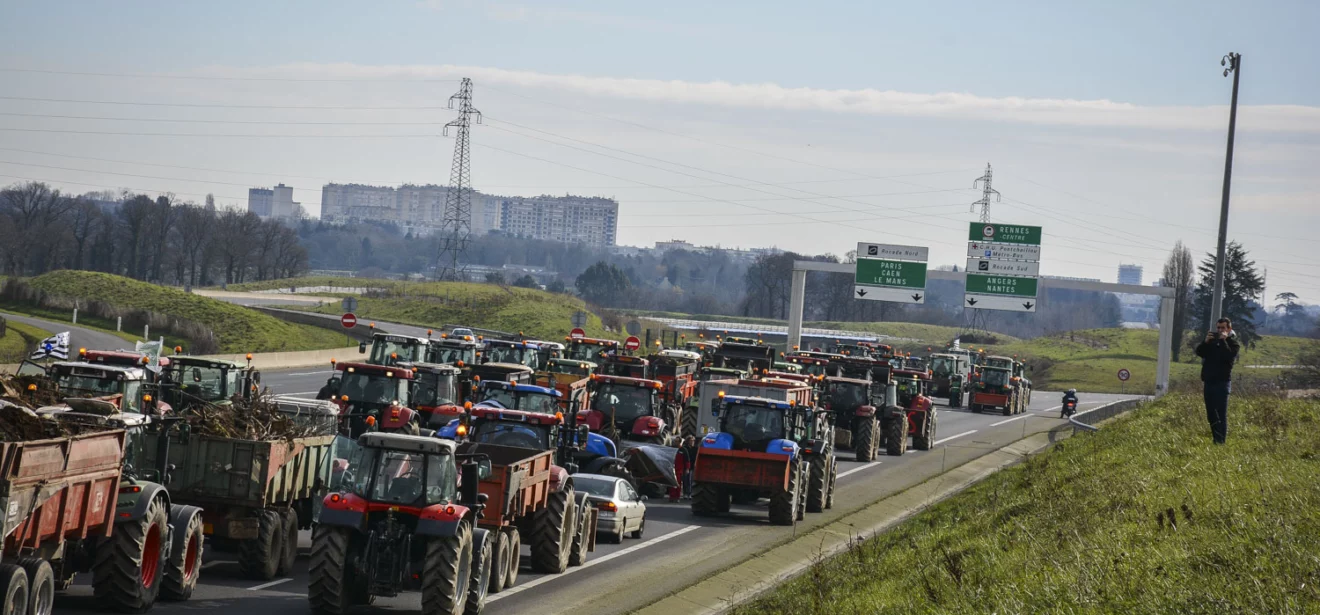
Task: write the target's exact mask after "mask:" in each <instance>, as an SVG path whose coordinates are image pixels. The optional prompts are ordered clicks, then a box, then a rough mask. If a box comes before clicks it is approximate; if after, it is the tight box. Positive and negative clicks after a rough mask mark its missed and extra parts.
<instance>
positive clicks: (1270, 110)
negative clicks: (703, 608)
mask: <svg viewBox="0 0 1320 615" xmlns="http://www.w3.org/2000/svg"><path fill="white" fill-rule="evenodd" d="M514 14H527V15H536V14H538V13H537V12H536V11H535V10H532V9H524V8H519V9H517V11H516V12H515V13H514ZM620 19H624V18H620ZM232 70H235V71H239V69H232ZM239 72H241V73H243V74H251V73H253V72H259V73H261V74H265V75H267V76H278V75H286V76H289V77H293V76H299V77H309V76H317V77H331V76H333V77H338V78H362V79H382V78H395V79H408V78H413V79H428V78H429V79H440V78H455V77H471V78H472V79H473V81H476V82H477V83H483V82H484V83H490V84H494V85H510V86H518V87H527V88H538V89H547V90H558V91H565V92H572V93H577V94H585V95H590V96H598V97H606V98H615V99H623V100H640V101H648V102H664V103H673V104H687V105H707V106H719V107H729V108H743V109H762V110H779V111H824V112H831V113H840V114H858V115H875V116H896V117H930V118H949V119H969V120H991V121H1001V122H1017V123H1026V124H1038V125H1066V126H1086V127H1129V128H1147V129H1160V130H1192V131H1216V132H1222V131H1223V130H1224V128H1225V125H1226V123H1227V117H1228V110H1227V107H1225V106H1223V105H1214V106H1148V105H1137V104H1133V103H1126V102H1120V101H1113V100H1107V99H1098V100H1077V99H1070V98H1026V97H1020V96H1007V97H989V96H978V95H976V94H971V93H966V92H937V93H919V92H898V91H894V90H878V89H874V88H865V89H852V90H848V89H818V88H808V87H792V86H785V85H780V84H776V83H730V82H727V81H705V82H696V81H681V80H659V79H633V78H626V77H593V76H585V75H572V74H549V73H538V72H533V71H520V70H507V69H502V68H493V67H481V66H454V65H447V64H446V65H408V66H402V65H380V66H373V65H361V64H309V63H304V64H289V65H282V66H276V67H268V68H264V69H241V71H239ZM1238 121H1239V123H1240V124H1241V128H1242V130H1244V131H1245V130H1255V131H1268V132H1306V133H1317V132H1320V107H1309V106H1302V105H1244V106H1241V107H1239V109H1238Z"/></svg>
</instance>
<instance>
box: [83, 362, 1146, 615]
mask: <svg viewBox="0 0 1320 615" xmlns="http://www.w3.org/2000/svg"><path fill="white" fill-rule="evenodd" d="M329 375H330V370H329V366H328V365H327V366H326V367H325V368H306V369H294V370H281V371H268V372H265V373H263V383H264V384H266V385H267V386H270V387H272V388H273V389H274V390H275V391H277V392H280V393H298V394H306V395H311V394H313V393H315V391H316V390H317V389H318V388H320V386H321V385H322V384H324V382H325V379H326V378H328V377H329ZM1059 397H1060V395H1059V394H1057V393H1047V392H1037V393H1035V395H1034V396H1033V398H1034V399H1033V402H1032V404H1031V407H1030V409H1029V411H1028V412H1027V413H1024V414H1021V415H1016V416H1011V417H1005V416H999V415H985V414H974V413H972V412H970V411H967V410H965V409H958V410H954V409H949V408H943V407H942V408H941V409H940V415H939V433H938V436H937V437H938V441H937V446H936V447H935V448H934V449H933V450H930V451H909V452H908V453H907V454H906V455H904V456H902V457H888V456H883V455H882V456H881V457H880V458H879V459H878V460H877V461H874V462H871V463H859V462H856V461H854V460H853V459H852V456H851V454H850V453H847V452H842V453H840V455H839V461H840V463H839V481H838V488H837V491H836V497H835V506H834V508H833V509H831V510H829V511H826V512H825V513H820V514H810V513H809V514H808V515H807V517H806V520H805V521H803V522H800V523H799V524H798V526H797V527H796V528H791V527H775V526H771V525H769V522H768V521H767V518H766V509H765V504H764V502H762V503H761V504H760V505H753V506H734V508H733V512H732V513H730V514H729V515H727V516H724V517H718V518H697V517H694V516H693V515H692V514H691V511H690V510H689V508H688V506H687V503H686V502H684V503H680V504H671V503H668V502H664V501H654V500H652V501H650V502H648V512H647V524H646V533H645V536H643V538H642V539H640V540H635V539H631V538H628V539H625V540H624V542H623V544H621V545H608V544H600V545H598V547H597V550H596V552H595V553H592V554H591V556H590V558H589V559H588V563H587V565H586V566H583V567H580V568H570V569H569V571H568V572H567V573H565V574H562V575H538V574H534V573H532V572H531V571H530V569H528V568H526V567H524V569H523V571H522V572H521V574H520V576H519V579H518V583H517V585H516V586H515V587H513V588H511V589H506V590H505V591H504V592H501V593H500V594H496V595H493V596H491V597H490V603H489V606H488V607H487V609H486V612H487V613H493V614H499V613H528V612H537V613H561V612H563V613H567V612H572V613H591V614H598V613H599V614H609V613H626V612H629V611H631V610H634V609H636V608H639V607H642V606H645V605H646V604H648V603H650V602H653V601H655V600H657V599H659V598H662V597H664V596H667V595H669V594H671V593H673V592H675V591H677V590H679V589H681V588H683V587H685V586H687V585H689V584H692V583H695V582H697V581H699V580H701V579H703V578H705V577H706V576H708V575H710V574H712V573H714V572H717V571H719V570H721V569H723V568H725V567H728V566H730V565H732V564H734V563H737V562H739V561H743V560H745V559H747V558H749V557H752V556H754V555H755V554H756V553H758V552H760V551H763V550H765V549H767V548H769V547H771V546H773V545H775V544H777V543H778V542H780V541H782V540H784V539H786V538H788V537H789V536H791V535H793V534H794V533H795V532H805V531H810V530H811V529H812V528H814V527H817V526H819V525H821V524H823V523H825V522H828V521H831V520H834V519H837V518H840V517H842V516H843V515H845V514H847V513H849V512H851V511H854V510H857V509H859V508H861V507H864V506H866V505H868V504H870V503H873V502H875V501H877V500H879V499H882V498H884V497H886V496H888V495H891V494H893V493H896V492H898V491H901V490H903V489H906V488H908V487H910V486H912V485H915V484H917V483H920V482H922V481H924V480H926V479H929V478H931V477H934V476H937V475H938V474H940V473H942V471H943V470H944V469H945V468H951V467H954V466H956V465H960V464H962V463H965V462H967V461H969V460H971V459H974V458H976V457H979V456H981V455H983V454H986V453H988V452H989V451H992V450H996V449H999V448H1002V447H1004V446H1006V445H1008V444H1010V443H1012V442H1014V441H1016V440H1018V439H1020V438H1022V437H1024V436H1025V435H1027V434H1031V433H1036V432H1042V431H1050V430H1055V429H1066V427H1065V425H1066V421H1063V420H1061V419H1059V418H1058V400H1059ZM1129 397H1130V396H1129ZM1081 398H1082V404H1081V406H1082V408H1081V409H1082V410H1086V409H1089V408H1093V407H1096V406H1098V405H1101V404H1103V403H1107V402H1110V401H1115V400H1118V399H1122V398H1124V396H1119V395H1087V394H1082V395H1081ZM300 539H301V543H302V545H301V546H302V550H303V555H302V557H301V558H300V559H299V561H298V565H297V567H296V570H295V572H294V573H293V574H291V575H289V576H287V577H281V578H277V579H275V580H273V581H269V582H258V581H252V580H248V579H244V578H243V577H242V576H240V574H239V571H238V567H237V565H236V564H235V563H234V555H233V554H231V553H221V552H214V551H210V550H208V552H207V554H206V564H205V569H204V572H203V576H202V580H201V583H200V585H199V587H198V589H197V591H196V593H195V594H194V595H193V599H192V600H191V601H189V602H183V603H160V604H158V605H157V607H156V609H155V610H154V611H153V612H154V613H166V614H169V613H187V612H190V611H195V610H197V609H220V610H221V612H224V613H244V615H284V614H285V613H288V612H290V610H292V611H294V612H303V611H304V610H305V609H306V604H307V601H306V591H307V565H308V561H307V555H306V554H307V550H308V549H309V548H310V540H311V537H310V533H309V532H303V534H302V536H301V537H300ZM523 551H524V558H523V559H524V564H526V562H527V548H526V547H524V549H523ZM89 582H90V577H88V576H80V577H79V578H78V579H77V580H76V581H75V585H74V586H73V587H72V588H70V590H69V591H68V592H66V593H65V594H62V595H61V596H60V597H59V598H58V600H57V609H58V611H59V612H60V613H79V614H81V613H93V612H98V611H97V608H96V606H97V605H96V603H95V601H94V600H93V598H92V593H91V587H90V585H88V583H89ZM734 593H735V589H734V588H730V596H731V597H732V596H733V595H734ZM419 596H420V595H419V594H416V593H405V594H402V595H400V596H399V597H396V598H382V599H377V601H376V602H375V607H374V608H377V609H380V610H382V611H390V612H408V613H414V612H417V611H418V610H419V607H418V604H419V603H418V601H419V599H420V598H419ZM363 612H370V611H369V610H364V611H363Z"/></svg>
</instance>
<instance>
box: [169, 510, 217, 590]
mask: <svg viewBox="0 0 1320 615" xmlns="http://www.w3.org/2000/svg"><path fill="white" fill-rule="evenodd" d="M175 531H182V532H183V541H182V542H181V543H179V544H182V545H183V548H182V549H178V548H176V549H174V550H172V551H170V559H169V561H167V562H166V563H165V579H164V581H163V582H164V583H165V584H164V585H162V586H161V588H160V595H161V597H162V598H164V599H166V600H187V599H189V598H191V597H192V593H193V590H194V589H196V588H197V579H198V578H200V577H201V576H202V551H203V550H204V549H203V542H204V541H205V540H206V536H205V534H203V533H202V515H201V513H200V512H199V513H197V514H194V515H192V516H191V517H189V518H188V524H187V525H186V526H184V527H182V528H176V530H175Z"/></svg>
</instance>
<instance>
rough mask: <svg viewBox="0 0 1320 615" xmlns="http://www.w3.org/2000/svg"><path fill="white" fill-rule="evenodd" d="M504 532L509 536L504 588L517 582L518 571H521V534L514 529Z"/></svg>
mask: <svg viewBox="0 0 1320 615" xmlns="http://www.w3.org/2000/svg"><path fill="white" fill-rule="evenodd" d="M505 531H506V533H507V534H508V535H509V570H508V572H506V573H504V586H505V587H513V584H514V583H517V582H518V571H519V570H521V569H522V534H519V533H518V528H516V527H514V528H509V529H508V530H505Z"/></svg>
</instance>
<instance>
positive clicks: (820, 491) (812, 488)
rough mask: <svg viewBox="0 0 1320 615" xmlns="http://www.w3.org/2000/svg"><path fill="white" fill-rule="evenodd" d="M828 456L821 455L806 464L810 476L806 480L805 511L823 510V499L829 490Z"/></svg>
mask: <svg viewBox="0 0 1320 615" xmlns="http://www.w3.org/2000/svg"><path fill="white" fill-rule="evenodd" d="M829 465H830V458H829V457H827V456H821V457H819V458H817V459H815V460H813V461H812V462H811V463H810V464H808V466H809V467H810V468H811V477H810V479H809V480H808V481H807V512H814V513H818V512H820V511H822V510H825V500H826V499H828V496H827V492H828V491H829V478H830V477H829V472H828V471H827V470H828V466H829Z"/></svg>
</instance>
